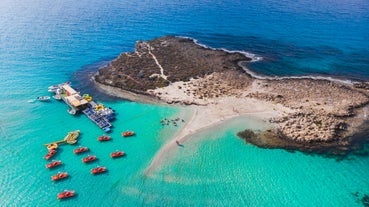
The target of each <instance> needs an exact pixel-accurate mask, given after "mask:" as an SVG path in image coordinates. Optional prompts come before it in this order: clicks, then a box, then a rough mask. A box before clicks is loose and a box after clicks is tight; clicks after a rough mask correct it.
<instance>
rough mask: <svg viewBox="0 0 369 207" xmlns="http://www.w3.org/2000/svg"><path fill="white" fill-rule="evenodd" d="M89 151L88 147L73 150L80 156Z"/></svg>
mask: <svg viewBox="0 0 369 207" xmlns="http://www.w3.org/2000/svg"><path fill="white" fill-rule="evenodd" d="M88 150H89V149H88V148H87V147H78V148H77V149H75V150H73V152H74V154H79V153H82V152H87V151H88Z"/></svg>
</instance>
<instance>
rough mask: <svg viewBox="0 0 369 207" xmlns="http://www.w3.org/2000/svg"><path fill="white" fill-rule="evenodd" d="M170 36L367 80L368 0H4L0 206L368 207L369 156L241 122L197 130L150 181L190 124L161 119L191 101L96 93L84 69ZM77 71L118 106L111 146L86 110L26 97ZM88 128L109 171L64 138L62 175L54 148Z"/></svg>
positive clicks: (301, 70) (271, 66)
mask: <svg viewBox="0 0 369 207" xmlns="http://www.w3.org/2000/svg"><path fill="white" fill-rule="evenodd" d="M163 35H178V36H188V37H191V38H194V39H197V40H198V41H199V42H200V43H202V44H205V45H208V46H210V47H213V48H225V49H228V50H241V51H246V52H250V53H253V54H255V55H257V56H260V57H262V58H263V60H262V61H258V62H254V63H250V64H248V67H249V68H250V69H252V70H253V71H255V72H257V73H260V74H264V75H272V76H274V75H283V76H289V75H316V74H319V75H325V76H333V77H339V78H343V79H352V80H367V81H369V58H368V54H369V1H367V0H316V1H301V0H295V1H287V0H279V1H276V0H258V1H256V0H250V1H240V0H234V1H231V0H228V1H226V0H223V1H222V0H217V1H192V0H189V1H168V0H154V1H148V0H143V1H128V0H122V1H116V0H99V1H96V0H89V1H86V0H80V1H72V0H55V1H46V0H28V1H21V0H2V1H1V2H0V90H1V92H0V114H1V115H0V130H1V131H0V132H1V133H0V169H1V170H0V175H1V176H0V186H1V187H0V206H83V205H84V206H86V205H87V206H122V205H124V204H125V203H126V204H129V206H137V205H151V206H188V205H191V206H204V205H208V206H210V205H211V206H229V205H236V206H237V205H241V206H245V205H247V206H360V205H362V204H361V201H360V199H361V198H362V197H363V195H364V194H369V182H368V179H367V177H368V172H369V168H368V166H369V159H368V157H365V156H364V157H353V158H352V159H351V160H345V161H341V162H336V161H335V160H332V159H328V158H322V157H312V156H307V155H304V154H301V153H295V154H292V153H287V152H285V151H283V150H263V149H258V148H255V147H253V146H249V145H246V144H244V143H243V142H242V141H240V140H238V139H237V138H236V137H235V136H234V134H235V132H236V131H237V130H239V129H241V128H243V127H244V126H243V125H242V127H241V126H240V125H239V123H238V122H235V123H230V125H229V126H228V125H227V127H223V128H221V129H218V130H214V131H213V133H210V134H209V132H207V133H205V132H204V134H200V135H198V138H197V139H196V140H197V141H196V142H193V143H189V144H188V148H186V150H185V151H179V152H177V153H176V154H175V155H173V157H172V159H170V160H168V162H166V163H165V164H164V165H163V167H162V168H160V169H158V171H156V172H154V174H153V175H152V176H151V177H145V175H144V173H143V172H144V170H145V169H146V167H147V166H148V165H149V163H150V160H151V159H152V157H153V156H154V155H155V153H156V152H157V150H158V149H159V148H160V146H162V144H163V143H165V142H166V141H167V140H168V139H170V138H171V137H173V134H174V133H176V132H177V131H178V129H176V128H161V126H160V124H159V122H158V120H160V119H161V118H163V117H176V116H180V115H181V114H182V113H183V112H182V109H179V108H173V107H164V106H152V105H144V104H138V103H130V102H125V101H121V100H116V99H114V98H112V97H108V96H104V95H102V94H98V93H97V92H96V91H95V90H94V89H93V88H89V87H90V85H88V84H87V83H86V81H87V80H88V79H87V78H86V76H85V75H87V74H88V73H92V72H93V71H94V70H96V69H97V68H98V67H99V66H101V65H104V64H106V63H107V62H108V61H110V60H112V59H113V58H115V57H116V56H117V55H119V54H120V53H121V52H127V51H133V50H134V44H135V41H137V40H149V39H152V38H155V37H160V36H163ZM68 80H72V81H73V84H74V85H75V86H77V87H79V88H80V89H82V90H83V91H87V92H89V93H91V94H92V95H93V96H94V95H96V96H94V97H95V98H97V99H98V100H101V101H103V102H104V103H106V104H107V105H109V106H112V107H113V108H114V109H116V110H117V112H118V114H119V116H118V120H117V121H116V122H115V126H116V130H115V131H114V132H113V134H112V136H113V138H114V142H112V143H111V144H110V145H106V146H104V147H101V145H99V143H97V142H96V137H97V136H99V135H100V134H101V131H100V129H98V128H97V127H96V126H94V125H93V124H92V123H91V122H89V121H88V120H87V119H86V118H85V117H83V116H82V117H71V116H70V115H69V114H67V113H66V107H65V106H64V105H63V104H62V103H58V102H54V101H53V102H52V103H50V104H42V103H38V102H34V103H29V102H27V101H28V100H31V99H34V98H35V97H37V96H40V95H48V93H47V86H49V85H53V84H56V83H60V82H65V81H68ZM243 124H244V125H247V126H250V127H251V126H252V125H253V122H252V121H247V122H244V123H243ZM143 126H145V127H143ZM76 128H79V129H81V131H82V133H83V134H82V138H81V141H80V142H81V144H83V145H88V146H89V147H91V148H92V149H93V152H94V153H96V154H97V155H98V156H99V157H101V160H100V163H99V164H104V165H107V166H108V167H109V169H111V170H110V172H109V174H108V175H104V176H101V177H90V175H89V173H88V170H89V166H84V165H81V163H80V157H77V158H76V157H75V156H74V155H73V154H71V153H70V152H71V151H72V149H73V147H71V146H65V147H63V149H62V153H61V154H60V155H59V157H58V158H59V159H62V160H63V161H64V162H65V163H66V165H65V167H63V168H62V170H67V171H69V172H70V174H71V175H72V178H71V179H69V180H67V181H66V182H60V183H51V181H50V179H49V178H50V177H49V176H51V175H52V174H53V172H50V171H47V170H45V169H44V168H45V167H44V164H45V161H44V160H43V158H42V157H43V155H44V154H45V149H44V148H43V146H42V144H43V143H45V142H50V141H54V140H55V139H60V138H62V137H64V136H65V134H66V133H67V132H68V131H72V130H75V129H76ZM127 128H129V129H134V130H138V131H139V130H141V129H143V128H144V129H145V130H142V131H143V132H141V134H139V135H138V137H137V139H133V140H121V139H119V138H120V136H119V132H120V131H123V130H125V129H127ZM206 137H208V138H209V139H205V138H206ZM210 146H213V147H210ZM116 148H123V150H125V151H126V152H127V153H128V155H130V156H127V159H125V160H119V161H118V164H117V163H116V162H112V161H111V160H110V159H109V158H108V157H106V155H107V154H108V153H109V152H110V151H114V150H115V149H116ZM229 149H233V151H232V153H229V152H228V151H229ZM187 150H188V151H187ZM224 154H226V155H227V156H222V155H224ZM104 156H105V157H104ZM242 157H246V158H245V159H242ZM217 172H219V173H217ZM101 186H104V187H101ZM65 188H68V189H70V188H73V189H76V190H77V192H78V196H77V198H75V199H71V200H69V201H66V202H58V201H57V200H56V199H55V197H56V194H57V192H60V191H62V190H64V189H65ZM356 192H358V194H355V193H356ZM356 195H357V196H356ZM92 198H94V199H92Z"/></svg>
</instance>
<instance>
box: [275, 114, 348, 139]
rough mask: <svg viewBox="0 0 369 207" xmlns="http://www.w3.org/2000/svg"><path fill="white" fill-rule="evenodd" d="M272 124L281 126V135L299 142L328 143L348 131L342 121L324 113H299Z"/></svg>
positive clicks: (279, 119) (278, 119)
mask: <svg viewBox="0 0 369 207" xmlns="http://www.w3.org/2000/svg"><path fill="white" fill-rule="evenodd" d="M271 122H274V123H278V124H279V126H280V127H279V133H280V134H281V135H283V136H284V137H286V138H287V139H291V140H293V141H297V142H311V141H328V140H335V139H339V138H341V135H342V132H343V131H344V130H346V129H347V123H345V122H344V120H342V119H337V118H335V117H333V116H329V115H326V114H324V113H313V112H297V113H294V114H290V115H289V116H286V117H282V118H276V119H273V120H271Z"/></svg>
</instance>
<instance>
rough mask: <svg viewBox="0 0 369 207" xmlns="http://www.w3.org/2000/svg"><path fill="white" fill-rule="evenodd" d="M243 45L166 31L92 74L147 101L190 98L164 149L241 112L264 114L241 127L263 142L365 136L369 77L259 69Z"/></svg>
mask: <svg viewBox="0 0 369 207" xmlns="http://www.w3.org/2000/svg"><path fill="white" fill-rule="evenodd" d="M250 61H253V58H252V57H248V56H247V55H245V54H244V53H241V52H227V51H224V50H220V49H212V48H207V47H204V46H202V45H199V44H196V42H195V41H194V40H192V39H189V38H180V37H172V36H166V37H161V38H157V39H154V40H151V41H138V42H136V46H135V51H134V52H130V53H122V54H121V55H120V56H119V57H118V58H116V59H115V60H113V61H112V62H111V63H110V64H108V65H107V66H105V67H103V68H100V69H99V71H98V72H97V74H96V75H95V77H94V80H95V82H96V84H97V85H98V86H99V87H100V88H101V89H102V90H104V91H105V92H108V93H110V94H112V95H115V96H119V97H122V98H126V99H130V100H133V101H141V102H165V103H168V104H183V105H191V106H189V107H192V109H193V116H192V118H191V119H190V121H188V122H187V125H186V127H185V128H184V129H183V131H182V132H180V133H179V134H178V135H177V137H176V138H175V139H173V140H172V142H170V143H168V144H167V145H166V146H164V147H163V149H162V150H161V152H159V154H158V156H157V157H156V158H155V159H154V161H153V164H152V165H155V162H158V160H160V157H161V156H162V153H164V151H166V150H168V149H169V148H170V147H171V146H174V145H175V140H176V141H178V140H179V141H180V142H185V141H186V140H187V139H188V138H189V137H190V135H192V134H194V133H196V132H198V131H199V130H202V129H204V128H208V127H211V126H214V125H216V124H219V123H220V122H222V121H224V120H227V119H230V118H233V117H236V116H255V117H257V118H260V119H262V120H264V121H265V123H267V124H266V128H265V130H264V131H257V132H254V131H252V130H250V129H245V131H243V132H240V133H239V134H238V135H239V136H240V137H242V138H244V139H245V140H246V141H247V142H248V143H252V144H255V145H257V146H259V147H265V148H285V149H298V150H302V151H308V152H310V151H314V152H324V153H326V152H328V153H334V154H335V153H345V152H347V151H350V150H352V149H356V148H358V147H359V146H360V144H361V143H362V142H364V141H366V140H364V138H365V137H367V136H363V135H367V129H368V127H367V126H368V124H367V120H368V117H367V116H368V114H367V113H368V111H367V110H368V104H369V91H368V88H369V87H368V84H367V83H352V82H350V81H342V80H335V79H329V78H318V77H299V78H292V77H290V78H288V77H285V78H282V77H276V78H272V77H259V76H255V75H253V73H252V72H251V71H249V70H248V69H247V68H246V67H245V63H246V64H247V62H250Z"/></svg>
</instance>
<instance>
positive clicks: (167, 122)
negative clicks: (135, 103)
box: [160, 118, 185, 126]
mask: <svg viewBox="0 0 369 207" xmlns="http://www.w3.org/2000/svg"><path fill="white" fill-rule="evenodd" d="M178 122H185V121H184V120H183V119H180V118H175V119H167V118H164V119H162V120H160V123H161V125H162V126H169V125H171V124H172V125H173V126H178V124H177V123H178Z"/></svg>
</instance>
